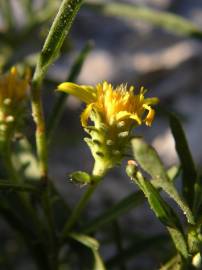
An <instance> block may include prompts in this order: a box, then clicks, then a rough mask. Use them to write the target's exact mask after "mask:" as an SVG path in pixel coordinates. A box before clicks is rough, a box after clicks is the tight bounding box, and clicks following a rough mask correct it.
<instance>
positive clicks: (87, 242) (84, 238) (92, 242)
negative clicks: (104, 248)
mask: <svg viewBox="0 0 202 270" xmlns="http://www.w3.org/2000/svg"><path fill="white" fill-rule="evenodd" d="M68 236H69V237H71V238H72V239H74V240H76V241H78V242H80V243H81V244H82V245H84V246H86V247H88V248H90V249H92V250H98V249H99V243H98V241H97V240H96V239H95V238H93V237H90V236H88V235H86V234H80V233H69V235H68Z"/></svg>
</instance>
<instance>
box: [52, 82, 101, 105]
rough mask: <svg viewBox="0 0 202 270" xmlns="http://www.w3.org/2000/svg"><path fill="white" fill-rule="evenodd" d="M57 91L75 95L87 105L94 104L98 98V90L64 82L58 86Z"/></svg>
mask: <svg viewBox="0 0 202 270" xmlns="http://www.w3.org/2000/svg"><path fill="white" fill-rule="evenodd" d="M57 89H58V90H59V91H62V92H65V93H68V94H70V95H73V96H75V97H77V98H78V99H80V100H81V101H83V102H85V103H87V104H89V103H92V102H94V101H95V100H96V97H97V90H96V88H94V87H92V86H88V85H78V84H75V83H71V82H64V83H61V84H60V85H58V87H57Z"/></svg>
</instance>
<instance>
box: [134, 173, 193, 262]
mask: <svg viewBox="0 0 202 270" xmlns="http://www.w3.org/2000/svg"><path fill="white" fill-rule="evenodd" d="M132 179H133V180H134V182H135V183H136V184H137V185H138V186H139V188H140V189H141V190H142V191H143V193H144V194H145V196H146V197H147V199H148V203H149V205H150V207H151V209H152V210H153V212H154V213H155V215H156V217H157V218H158V219H159V220H160V221H161V222H162V223H163V224H164V225H165V226H166V228H167V229H168V231H169V233H170V235H171V238H172V240H173V242H174V244H175V247H176V249H177V250H178V251H179V252H180V254H181V255H182V256H183V257H184V258H185V259H187V258H188V248H187V244H186V241H185V238H184V235H183V232H182V227H181V224H180V222H179V220H178V217H177V215H176V214H175V212H174V211H173V209H172V208H171V207H170V206H169V205H168V204H167V203H166V202H165V201H164V200H163V198H162V197H161V196H160V194H159V192H158V190H157V189H155V187H154V186H153V185H152V184H151V183H150V182H149V181H147V180H145V179H144V177H143V176H142V175H141V173H140V172H137V174H136V177H134V178H132Z"/></svg>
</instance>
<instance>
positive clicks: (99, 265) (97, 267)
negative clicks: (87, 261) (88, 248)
mask: <svg viewBox="0 0 202 270" xmlns="http://www.w3.org/2000/svg"><path fill="white" fill-rule="evenodd" d="M93 255H94V260H95V261H94V266H93V270H107V269H106V268H105V266H104V262H103V260H102V258H101V256H100V254H99V253H98V252H97V251H96V250H93Z"/></svg>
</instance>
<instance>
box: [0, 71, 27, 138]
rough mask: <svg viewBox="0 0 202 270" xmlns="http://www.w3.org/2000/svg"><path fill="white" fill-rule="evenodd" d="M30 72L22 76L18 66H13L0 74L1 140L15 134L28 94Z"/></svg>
mask: <svg viewBox="0 0 202 270" xmlns="http://www.w3.org/2000/svg"><path fill="white" fill-rule="evenodd" d="M29 78H30V74H29V71H28V70H27V73H26V74H25V78H21V77H20V76H19V74H18V71H17V68H16V67H12V68H11V69H10V71H9V72H8V73H7V74H3V75H0V140H4V138H7V137H10V136H12V134H13V132H12V131H13V130H14V123H16V121H17V120H18V122H19V121H20V119H21V117H19V114H20V113H22V112H23V108H24V107H23V106H22V102H23V101H24V100H25V98H26V97H27V96H28V90H29Z"/></svg>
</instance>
